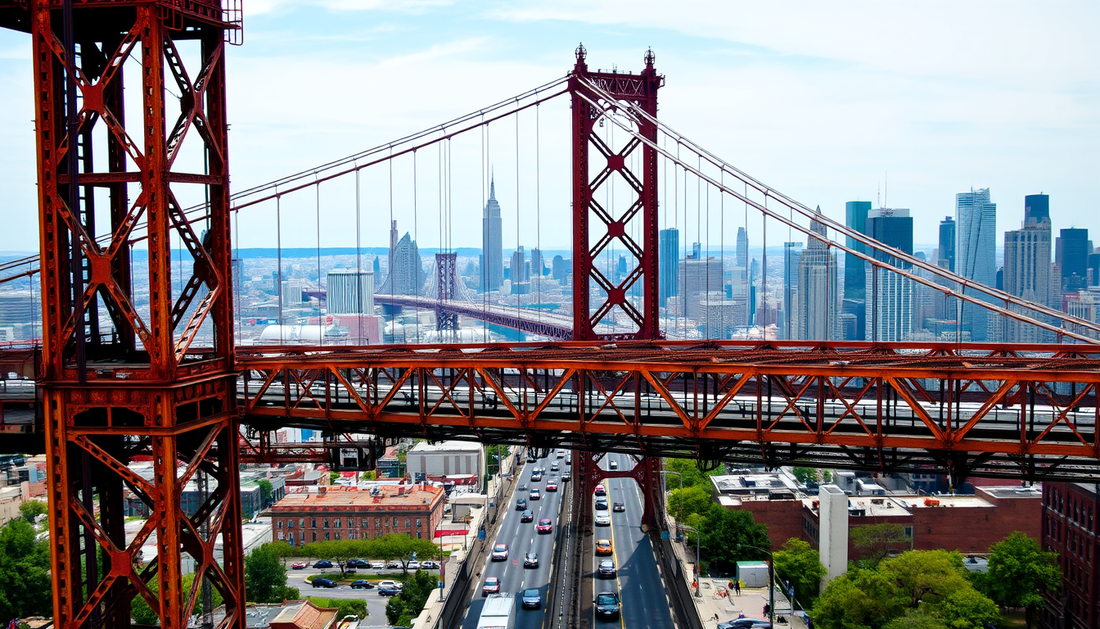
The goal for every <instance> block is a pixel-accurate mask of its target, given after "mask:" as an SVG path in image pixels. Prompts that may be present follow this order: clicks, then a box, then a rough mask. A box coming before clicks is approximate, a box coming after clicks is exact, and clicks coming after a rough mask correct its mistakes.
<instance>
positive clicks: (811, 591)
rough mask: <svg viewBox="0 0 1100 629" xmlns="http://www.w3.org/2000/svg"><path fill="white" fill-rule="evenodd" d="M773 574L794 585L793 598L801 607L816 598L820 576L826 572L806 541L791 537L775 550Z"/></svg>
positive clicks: (807, 605) (806, 606)
mask: <svg viewBox="0 0 1100 629" xmlns="http://www.w3.org/2000/svg"><path fill="white" fill-rule="evenodd" d="M773 560H774V561H775V574H776V575H778V576H779V578H780V579H783V580H785V581H789V582H790V583H791V584H792V585H794V592H795V598H797V599H798V601H799V602H800V603H802V607H803V608H808V607H810V606H812V604H813V601H814V599H816V598H817V593H818V589H819V587H820V585H821V578H822V577H824V576H825V575H826V573H827V572H828V571H827V570H826V569H825V566H823V565H821V557H820V555H818V552H817V551H816V550H814V549H813V547H811V546H810V544H809V543H808V542H805V541H803V540H800V539H798V538H797V537H792V538H791V539H789V540H787V541H786V543H784V544H783V547H782V548H780V549H779V550H777V551H775V553H774V555H773Z"/></svg>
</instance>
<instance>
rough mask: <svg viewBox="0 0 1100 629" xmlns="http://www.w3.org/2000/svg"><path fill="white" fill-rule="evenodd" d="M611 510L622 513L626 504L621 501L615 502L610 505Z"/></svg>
mask: <svg viewBox="0 0 1100 629" xmlns="http://www.w3.org/2000/svg"><path fill="white" fill-rule="evenodd" d="M611 510H612V511H614V512H616V513H622V512H623V511H626V505H624V504H623V503H621V502H616V503H615V504H613V505H611Z"/></svg>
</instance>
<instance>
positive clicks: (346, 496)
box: [271, 484, 443, 513]
mask: <svg viewBox="0 0 1100 629" xmlns="http://www.w3.org/2000/svg"><path fill="white" fill-rule="evenodd" d="M442 497H443V489H442V488H439V487H432V486H430V485H420V484H416V485H383V486H378V487H375V488H373V489H371V490H369V491H366V490H359V489H356V488H353V487H341V486H337V487H330V488H329V489H328V490H327V491H324V492H294V493H289V494H287V495H286V496H285V497H284V498H283V499H282V500H280V501H279V502H277V503H275V505H274V506H272V507H271V511H272V513H288V512H299V511H302V510H315V509H341V510H366V509H372V508H373V509H377V508H379V507H383V508H385V507H419V506H423V505H431V504H432V503H433V502H436V501H439V500H442Z"/></svg>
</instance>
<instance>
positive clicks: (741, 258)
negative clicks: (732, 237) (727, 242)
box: [734, 227, 749, 284]
mask: <svg viewBox="0 0 1100 629" xmlns="http://www.w3.org/2000/svg"><path fill="white" fill-rule="evenodd" d="M737 268H739V269H741V276H740V277H735V278H734V279H735V280H736V281H737V282H738V283H741V284H744V283H745V282H747V281H748V277H749V233H748V232H747V231H745V228H744V227H738V228H737Z"/></svg>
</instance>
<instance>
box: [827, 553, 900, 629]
mask: <svg viewBox="0 0 1100 629" xmlns="http://www.w3.org/2000/svg"><path fill="white" fill-rule="evenodd" d="M905 604H906V601H905V598H904V597H903V596H902V595H901V593H900V592H899V590H898V587H897V585H895V584H894V583H893V582H892V581H891V580H890V578H889V577H887V576H886V575H884V574H882V573H880V572H878V571H877V570H866V569H859V568H857V569H855V570H852V571H849V572H848V573H847V574H844V575H842V576H840V577H837V578H836V579H833V580H832V581H830V582H829V585H827V586H825V591H824V592H822V593H821V597H820V598H818V599H817V602H816V603H814V607H813V610H812V611H811V612H810V617H811V618H813V621H814V627H820V629H880V628H881V627H883V626H885V625H886V623H887V622H889V621H890V620H892V619H894V618H897V617H898V616H900V615H901V614H902V613H904V611H905Z"/></svg>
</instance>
